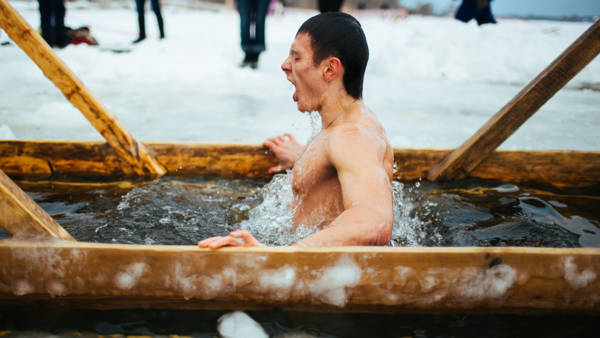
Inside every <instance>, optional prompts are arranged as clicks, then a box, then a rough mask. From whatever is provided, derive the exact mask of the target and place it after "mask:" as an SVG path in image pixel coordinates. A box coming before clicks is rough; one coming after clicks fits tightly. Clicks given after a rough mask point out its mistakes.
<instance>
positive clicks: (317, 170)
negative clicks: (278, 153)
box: [292, 138, 337, 195]
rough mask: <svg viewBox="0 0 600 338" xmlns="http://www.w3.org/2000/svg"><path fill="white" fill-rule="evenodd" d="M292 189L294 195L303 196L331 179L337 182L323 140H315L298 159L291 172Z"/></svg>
mask: <svg viewBox="0 0 600 338" xmlns="http://www.w3.org/2000/svg"><path fill="white" fill-rule="evenodd" d="M293 174H294V176H293V180H292V188H293V190H294V193H295V194H300V195H305V194H308V193H310V192H311V191H313V190H315V189H316V188H317V187H319V186H322V185H324V184H326V183H328V182H329V181H331V180H332V179H334V180H337V175H336V170H335V168H334V167H333V165H332V164H331V162H330V161H329V157H328V156H327V152H326V150H325V144H324V140H323V139H322V138H315V140H313V142H312V143H310V144H309V145H308V146H307V148H306V151H305V152H304V153H303V154H302V155H301V156H300V157H299V158H298V160H297V161H296V163H295V165H294V170H293Z"/></svg>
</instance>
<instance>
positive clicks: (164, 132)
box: [0, 0, 600, 150]
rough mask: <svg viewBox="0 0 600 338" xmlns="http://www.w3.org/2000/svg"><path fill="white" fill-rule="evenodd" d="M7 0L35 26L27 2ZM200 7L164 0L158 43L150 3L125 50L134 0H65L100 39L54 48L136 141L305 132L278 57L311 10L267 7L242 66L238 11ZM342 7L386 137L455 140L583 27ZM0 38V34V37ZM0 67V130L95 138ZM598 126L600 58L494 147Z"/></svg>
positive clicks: (552, 145)
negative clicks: (366, 49) (353, 26)
mask: <svg viewBox="0 0 600 338" xmlns="http://www.w3.org/2000/svg"><path fill="white" fill-rule="evenodd" d="M10 3H11V4H12V5H13V6H14V7H15V8H16V9H17V10H18V11H19V12H20V13H21V15H22V16H23V17H24V18H25V19H26V20H27V21H28V22H29V23H30V24H31V25H32V26H33V27H35V28H38V27H39V13H38V11H37V2H35V1H15V0H12V1H10ZM191 5H193V6H191ZM148 6H149V5H148ZM191 7H195V8H191ZM199 7H202V6H199V5H198V2H191V1H188V0H171V1H165V2H163V15H164V18H165V25H166V34H167V39H165V40H162V41H159V40H158V39H157V36H158V33H157V27H156V21H155V18H154V15H153V13H152V12H151V11H148V12H147V17H146V26H147V31H148V35H149V38H148V39H147V40H146V41H144V42H143V43H141V44H138V45H135V46H132V45H130V41H132V40H133V39H134V38H135V37H136V35H137V21H136V13H135V8H134V1H121V2H114V1H113V2H109V1H97V2H95V3H90V2H87V1H82V0H79V1H75V2H68V3H67V17H66V23H67V25H69V26H72V27H77V26H80V25H87V26H89V27H91V30H92V34H93V35H94V36H95V37H96V39H97V40H98V41H99V42H100V44H101V46H100V47H93V46H85V45H84V46H82V45H80V46H68V47H67V48H65V49H57V50H56V53H57V54H58V55H59V57H60V58H61V59H62V60H64V62H65V63H66V64H67V65H68V66H69V67H70V68H71V69H72V70H73V72H74V73H75V74H77V76H79V78H80V79H81V80H82V81H83V82H84V83H85V84H86V85H87V87H88V88H89V89H90V90H91V92H92V93H94V94H95V95H96V96H97V97H98V98H99V99H100V100H101V101H102V102H103V103H104V104H105V105H106V106H107V107H108V109H109V110H110V111H111V112H112V113H113V114H115V115H116V116H117V117H118V118H119V120H120V121H121V122H122V123H123V124H124V125H125V127H126V128H127V129H129V131H131V133H132V134H133V135H134V136H135V137H137V138H138V139H139V140H142V141H195V142H245V143H259V142H262V141H263V140H264V139H265V138H266V137H269V136H272V135H275V134H279V133H282V132H286V131H291V132H293V133H295V134H297V135H298V136H299V138H300V139H304V140H305V139H306V138H308V137H309V136H310V134H311V122H310V118H307V117H306V116H304V115H302V114H300V113H298V112H297V111H296V108H295V104H294V103H293V102H292V92H293V89H292V86H291V84H289V83H288V82H287V80H286V79H285V77H284V75H283V72H281V70H280V64H281V62H282V61H283V60H284V59H285V57H286V56H287V53H288V50H289V46H290V44H291V42H292V39H293V37H294V34H295V32H296V30H297V29H298V27H299V26H300V24H301V23H302V22H303V21H304V20H306V19H307V18H308V17H310V16H312V15H314V14H316V13H317V12H316V11H308V10H297V9H296V10H292V9H288V10H286V11H285V12H284V13H283V14H282V15H272V16H269V17H268V21H267V48H268V50H267V52H265V53H264V54H263V55H262V56H261V60H260V68H259V69H258V70H256V71H253V70H250V69H242V68H239V67H238V65H239V63H240V61H241V59H242V57H243V55H242V52H241V50H240V47H239V17H238V15H237V13H236V12H234V11H227V10H224V9H222V7H219V6H214V5H213V6H207V8H212V9H199ZM353 14H354V15H355V16H356V17H357V18H358V19H359V20H360V21H361V23H362V25H363V27H364V30H365V33H366V35H367V39H368V42H369V46H370V52H371V58H370V62H369V66H368V69H367V75H366V82H365V91H364V98H365V102H366V103H367V105H369V106H370V107H371V108H372V109H373V110H374V111H375V112H376V113H377V115H378V116H379V118H380V120H381V121H382V122H383V124H384V126H385V127H386V130H387V133H388V137H389V138H390V141H391V142H392V144H393V145H394V146H396V147H413V148H426V147H434V148H448V147H456V146H458V145H460V144H461V143H462V142H463V141H464V140H466V139H467V138H468V137H469V136H471V135H472V134H473V133H474V132H475V131H476V130H477V129H478V128H479V127H480V126H481V125H482V124H483V123H485V122H486V121H487V120H488V119H489V118H490V117H491V116H492V115H493V114H495V113H496V112H497V111H498V110H499V109H500V108H501V107H502V106H503V105H504V104H506V103H507V102H508V101H509V100H510V99H511V98H512V97H513V96H514V95H516V94H517V93H518V92H519V91H520V90H521V89H522V87H523V86H525V85H526V84H527V83H528V82H529V81H531V80H532V79H533V78H534V77H535V76H536V75H537V74H538V73H539V72H540V71H541V70H542V69H544V68H545V67H546V66H547V65H548V64H549V63H550V62H551V61H552V60H553V59H555V58H556V57H557V56H558V55H559V54H560V53H561V52H562V51H563V50H564V49H565V48H566V47H567V46H568V45H569V44H570V43H571V42H573V41H574V40H575V39H576V38H577V37H578V36H579V35H580V34H581V33H582V32H583V31H584V30H585V29H587V28H588V27H589V25H590V24H589V23H569V22H550V21H523V20H508V19H504V20H501V21H500V23H499V24H498V25H486V26H482V27H478V26H477V25H476V24H475V23H473V22H472V23H470V24H463V23H461V22H458V21H455V20H453V19H452V18H439V17H421V16H410V17H408V18H404V19H396V18H394V17H392V16H391V15H382V14H377V13H373V12H364V13H359V12H357V13H353ZM6 40H8V38H7V36H6V34H5V33H4V32H2V33H1V35H0V42H4V41H6ZM111 48H113V49H115V48H117V49H118V48H131V52H128V53H115V52H112V51H110V49H111ZM0 74H1V76H0V88H1V89H0V93H1V94H0V139H7V138H8V139H10V138H16V139H53V140H64V139H67V140H100V139H101V137H100V136H99V134H98V133H97V132H96V131H95V130H94V129H93V128H92V127H91V126H90V124H89V123H88V122H87V121H86V120H85V119H84V118H83V117H82V115H81V114H80V113H79V112H78V111H77V110H76V109H75V108H74V107H73V106H72V105H71V104H70V103H69V102H68V101H66V99H65V98H64V97H63V96H62V94H61V93H60V92H59V91H58V89H56V88H55V87H54V85H53V84H52V83H51V82H50V81H48V80H47V79H46V78H45V77H44V75H43V74H42V73H41V71H40V70H39V69H38V68H37V66H36V65H35V64H34V63H33V62H32V61H31V60H29V58H28V57H27V56H26V55H25V54H24V53H23V52H22V51H21V50H20V49H19V48H18V47H16V46H15V45H14V44H11V45H9V46H2V47H0ZM589 88H593V89H594V90H592V89H589ZM598 130H600V59H599V58H597V59H596V60H594V61H593V62H592V63H591V64H590V65H588V67H586V68H585V69H584V70H583V71H582V72H581V73H580V74H579V75H578V76H577V77H576V78H575V79H573V80H572V81H571V82H570V83H569V84H568V85H567V87H566V88H564V89H563V90H561V91H560V92H559V93H558V94H557V95H556V96H555V97H554V98H552V99H551V100H550V101H549V102H548V103H547V104H546V105H544V107H542V109H541V110H540V111H539V112H538V113H537V114H536V115H534V116H533V117H532V118H531V119H530V120H529V121H528V122H526V123H525V125H524V126H523V127H521V129H519V130H518V131H517V132H516V133H515V134H514V135H513V136H512V137H511V138H509V139H508V141H506V142H505V143H504V144H503V145H502V148H504V149H579V150H600V137H599V136H598Z"/></svg>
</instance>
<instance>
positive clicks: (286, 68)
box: [281, 57, 291, 73]
mask: <svg viewBox="0 0 600 338" xmlns="http://www.w3.org/2000/svg"><path fill="white" fill-rule="evenodd" d="M281 70H283V71H284V72H285V73H287V72H289V71H290V70H291V68H290V58H289V57H288V58H287V59H285V60H284V61H283V63H282V64H281Z"/></svg>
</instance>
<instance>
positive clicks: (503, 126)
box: [427, 21, 600, 181]
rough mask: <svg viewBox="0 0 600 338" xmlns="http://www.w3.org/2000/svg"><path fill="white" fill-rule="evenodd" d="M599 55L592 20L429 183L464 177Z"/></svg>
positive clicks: (598, 25)
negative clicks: (589, 24) (587, 26)
mask: <svg viewBox="0 0 600 338" xmlns="http://www.w3.org/2000/svg"><path fill="white" fill-rule="evenodd" d="M598 53H600V21H596V22H595V23H594V24H592V26H591V27H590V28H589V29H588V30H587V31H585V32H584V33H583V34H582V35H581V36H580V37H579V38H578V39H577V40H576V41H575V42H573V44H571V45H570V46H569V48H567V49H566V50H565V51H564V52H563V53H562V54H561V55H560V56H559V57H558V58H557V59H556V60H554V62H552V64H550V66H548V67H547V68H546V69H544V70H543V71H542V72H541V73H540V75H538V76H537V77H536V78H535V79H534V80H533V81H531V82H530V83H529V84H528V85H527V86H526V87H525V88H523V90H521V92H519V94H517V95H516V96H515V97H514V98H513V99H512V100H511V101H510V102H508V103H507V104H506V105H505V106H504V107H503V108H502V109H500V111H499V112H498V113H496V114H495V115H494V116H492V118H491V119H490V120H489V121H488V122H486V123H485V124H484V125H483V126H482V127H481V128H480V129H479V130H478V131H477V132H476V133H475V134H474V135H473V136H471V137H470V138H469V139H468V140H467V141H465V143H463V144H462V145H461V146H460V147H458V148H457V149H455V150H454V151H453V152H451V153H450V154H448V155H447V156H446V157H444V159H443V160H442V161H440V162H439V163H438V164H436V165H435V166H433V167H432V168H431V170H430V171H429V173H428V175H427V179H429V180H430V181H436V180H438V179H439V180H451V179H460V178H465V177H467V176H468V175H469V173H470V172H471V171H472V170H473V169H475V168H477V166H478V165H479V164H480V163H481V162H482V161H483V160H484V159H485V158H486V157H487V156H488V155H489V154H490V153H492V152H493V151H494V149H496V148H497V147H498V146H500V144H502V143H503V142H504V141H505V140H506V139H507V138H508V137H509V136H510V135H512V134H513V133H514V132H515V131H516V130H517V129H518V128H519V127H520V126H521V125H522V124H523V123H525V121H527V119H529V118H530V117H531V116H532V115H533V114H535V112H537V111H538V109H540V108H541V107H542V106H543V105H544V104H545V103H546V102H547V101H548V100H549V99H550V98H551V97H552V96H554V94H556V92H557V91H559V90H560V89H561V88H562V87H564V86H565V85H566V84H567V82H569V81H570V80H571V79H572V78H573V77H574V76H575V75H577V73H579V71H581V70H582V69H583V68H584V67H585V66H586V65H587V64H588V63H590V62H591V61H592V60H593V59H594V58H595V57H596V56H597V55H598Z"/></svg>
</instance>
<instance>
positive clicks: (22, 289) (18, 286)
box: [12, 279, 34, 296]
mask: <svg viewBox="0 0 600 338" xmlns="http://www.w3.org/2000/svg"><path fill="white" fill-rule="evenodd" d="M12 289H13V293H14V294H15V295H17V296H24V295H27V294H30V293H33V291H34V288H33V285H31V284H29V282H28V281H26V280H24V279H19V280H17V281H15V284H14V285H13V288H12Z"/></svg>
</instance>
